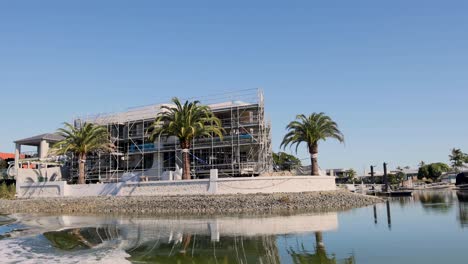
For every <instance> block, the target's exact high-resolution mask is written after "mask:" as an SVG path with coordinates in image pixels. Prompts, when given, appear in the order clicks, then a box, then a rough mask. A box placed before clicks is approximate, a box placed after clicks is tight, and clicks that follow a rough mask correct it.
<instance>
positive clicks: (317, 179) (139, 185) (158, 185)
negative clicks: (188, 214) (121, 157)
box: [17, 176, 336, 198]
mask: <svg viewBox="0 0 468 264" xmlns="http://www.w3.org/2000/svg"><path fill="white" fill-rule="evenodd" d="M331 190H336V185H335V178H334V177H328V176H290V177H255V178H254V177H252V178H225V179H217V178H211V179H204V180H189V181H155V182H120V183H108V184H74V185H68V184H66V183H65V182H45V183H19V184H17V195H18V197H19V198H33V197H58V196H67V197H83V196H158V195H166V196H167V195H208V194H236V193H243V194H247V193H277V192H311V191H331Z"/></svg>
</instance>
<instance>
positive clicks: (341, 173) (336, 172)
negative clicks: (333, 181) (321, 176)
mask: <svg viewBox="0 0 468 264" xmlns="http://www.w3.org/2000/svg"><path fill="white" fill-rule="evenodd" d="M348 170H350V169H343V168H340V169H327V170H325V174H326V175H327V176H335V177H338V178H342V177H347V176H348V175H347V171H348Z"/></svg>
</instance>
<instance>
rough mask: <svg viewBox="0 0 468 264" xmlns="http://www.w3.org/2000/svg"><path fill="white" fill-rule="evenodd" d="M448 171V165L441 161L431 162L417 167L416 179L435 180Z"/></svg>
mask: <svg viewBox="0 0 468 264" xmlns="http://www.w3.org/2000/svg"><path fill="white" fill-rule="evenodd" d="M447 171H450V167H449V166H448V165H447V164H445V163H442V162H438V163H431V164H427V165H424V166H422V167H420V168H419V171H418V179H423V178H426V179H431V180H437V179H439V177H440V176H441V175H442V174H443V173H444V172H447Z"/></svg>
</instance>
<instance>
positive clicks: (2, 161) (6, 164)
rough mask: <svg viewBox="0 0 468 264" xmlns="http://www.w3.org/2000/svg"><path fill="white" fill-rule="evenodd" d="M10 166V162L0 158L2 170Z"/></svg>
mask: <svg viewBox="0 0 468 264" xmlns="http://www.w3.org/2000/svg"><path fill="white" fill-rule="evenodd" d="M6 168H8V163H7V162H6V160H4V159H0V170H2V169H6Z"/></svg>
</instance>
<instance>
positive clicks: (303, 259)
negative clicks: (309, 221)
mask: <svg viewBox="0 0 468 264" xmlns="http://www.w3.org/2000/svg"><path fill="white" fill-rule="evenodd" d="M301 251H302V252H296V251H295V250H294V249H292V248H290V249H289V255H290V256H291V257H292V260H293V263H295V264H305V263H316V264H327V263H330V264H336V263H338V262H337V260H336V256H334V255H332V256H329V255H328V254H327V251H326V249H325V244H324V243H323V235H322V232H315V254H311V253H307V250H306V249H305V247H304V245H302V250H301ZM342 263H346V264H353V263H355V259H354V256H350V257H348V258H345V259H343V261H342Z"/></svg>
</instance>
